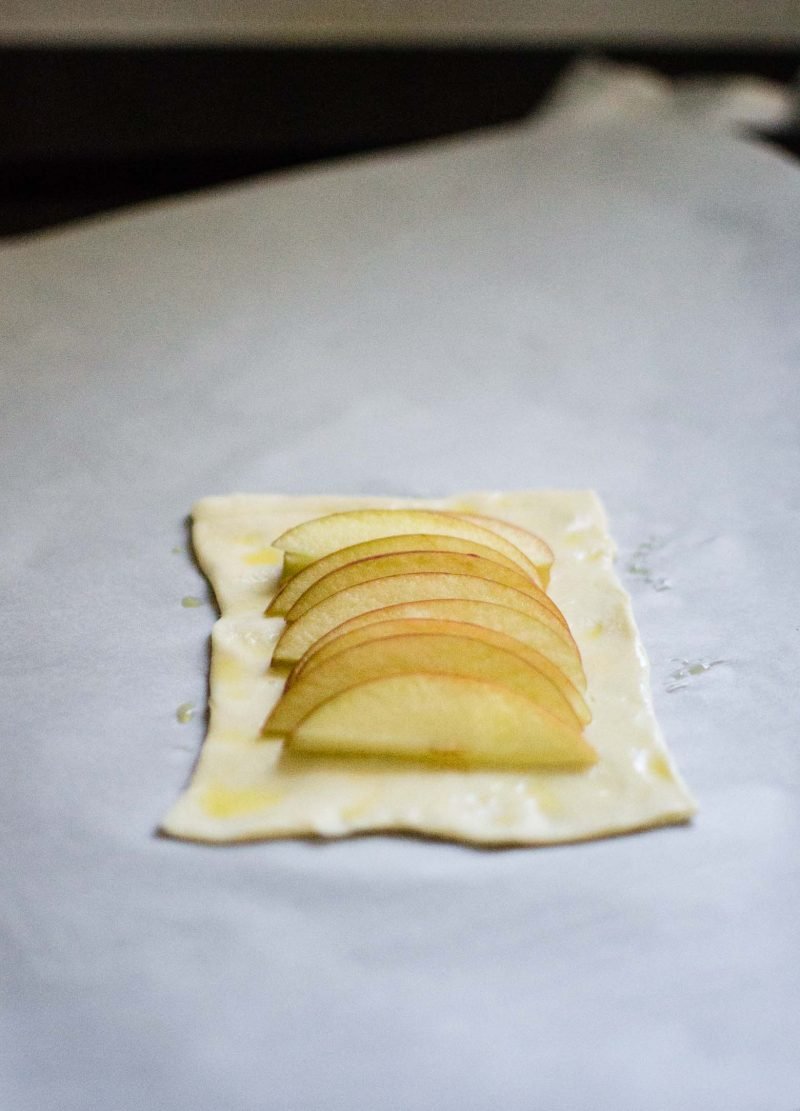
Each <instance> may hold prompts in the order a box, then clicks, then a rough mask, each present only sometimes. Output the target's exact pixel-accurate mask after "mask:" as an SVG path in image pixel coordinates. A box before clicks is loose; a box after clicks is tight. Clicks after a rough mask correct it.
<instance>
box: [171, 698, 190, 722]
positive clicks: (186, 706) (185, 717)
mask: <svg viewBox="0 0 800 1111" xmlns="http://www.w3.org/2000/svg"><path fill="white" fill-rule="evenodd" d="M175 717H176V718H177V719H178V721H179V722H180V723H181V725H186V723H187V722H189V721H191V720H192V718H193V717H194V702H181V704H180V706H179V707H178V709H177V710H176V711H175Z"/></svg>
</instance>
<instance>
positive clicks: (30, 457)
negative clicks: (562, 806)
mask: <svg viewBox="0 0 800 1111" xmlns="http://www.w3.org/2000/svg"><path fill="white" fill-rule="evenodd" d="M612 107H613V106H612ZM589 117H592V114H591V113H589V115H588V116H587V115H586V114H585V113H580V112H579V113H572V114H571V113H570V112H569V111H565V110H561V111H559V110H554V111H553V112H551V113H550V114H549V115H547V116H545V117H543V118H542V119H540V120H539V121H538V122H534V123H531V124H528V125H525V126H521V127H517V128H509V129H506V130H504V131H499V132H493V133H486V134H483V135H479V136H475V137H472V138H469V139H466V140H463V141H453V142H451V143H446V144H442V145H440V146H433V147H428V148H424V149H421V150H418V151H408V152H402V153H398V154H392V155H388V156H380V157H371V158H363V159H359V160H355V161H353V162H350V163H347V164H342V165H336V166H332V167H329V168H324V169H319V170H315V171H313V172H305V173H289V174H286V175H284V176H281V177H278V178H274V179H272V180H271V181H267V182H259V181H256V182H254V183H252V184H248V185H246V186H243V187H240V188H234V189H223V190H219V191H217V192H211V193H208V194H206V195H202V196H199V197H197V198H193V199H189V200H184V201H178V202H174V203H163V204H158V205H154V206H152V207H145V208H142V209H140V210H138V211H134V212H131V213H130V214H124V215H121V216H117V217H114V218H109V219H105V220H99V221H97V222H94V223H87V224H85V225H80V226H76V227H75V228H73V229H70V230H66V231H63V232H60V233H51V234H47V235H42V236H39V237H33V238H31V239H29V240H27V241H24V242H20V243H19V244H14V245H7V246H5V247H4V248H3V249H2V251H0V289H1V290H2V296H1V297H0V323H1V326H2V335H3V340H2V371H1V373H2V375H3V386H2V413H1V414H0V468H1V470H0V475H2V478H1V479H0V536H2V557H1V562H0V607H1V608H0V623H2V633H3V635H2V637H0V704H1V705H2V707H3V717H2V726H1V727H0V734H1V735H2V753H3V768H4V771H3V775H2V777H0V829H1V831H2V849H0V852H1V853H2V861H3V877H2V893H3V894H2V901H1V902H0V915H2V926H3V928H2V941H1V942H0V944H2V946H3V949H4V950H5V951H4V953H3V955H2V962H1V963H0V977H2V994H1V997H0V1009H1V1010H2V1026H1V1027H0V1040H1V1042H2V1051H1V1052H0V1106H3V1107H8V1108H13V1109H14V1111H84V1109H87V1111H88V1109H94V1108H98V1107H103V1108H113V1109H114V1111H151V1109H153V1108H162V1107H163V1108H165V1109H169V1111H184V1109H186V1111H189V1109H191V1111H219V1109H221V1108H225V1109H227V1111H265V1109H267V1111H334V1109H336V1111H338V1109H340V1108H341V1109H343V1111H344V1109H347V1111H362V1109H363V1111H368V1109H369V1111H389V1109H392V1111H394V1109H397V1111H427V1109H429V1108H440V1109H443V1111H483V1109H485V1108H487V1107H503V1108H504V1109H505V1111H539V1109H542V1111H585V1109H586V1108H592V1109H594V1111H640V1109H642V1108H647V1109H648V1111H684V1109H694V1108H700V1107H702V1108H704V1109H706V1111H797V1109H798V1108H800V1054H798V1053H797V1048H798V1045H799V1044H800V962H798V959H797V957H798V953H800V925H799V923H800V848H798V846H800V758H799V757H798V752H799V751H800V724H799V723H798V710H797V691H798V679H799V678H800V674H799V672H800V668H799V667H798V648H800V603H798V598H800V559H798V551H799V550H800V481H799V479H800V427H799V426H798V417H799V416H800V406H799V405H798V401H799V400H800V384H799V383H800V171H799V170H798V166H797V164H796V163H792V162H791V161H790V160H789V159H787V158H785V157H782V156H781V155H779V154H777V153H775V152H774V151H770V150H767V149H766V148H762V147H759V146H757V145H755V144H754V143H748V142H746V141H744V140H743V139H739V138H735V137H733V136H730V135H727V134H725V133H724V132H723V131H721V130H720V129H719V128H710V127H704V126H703V125H702V123H697V122H696V121H695V122H691V123H689V122H686V120H685V119H683V118H679V117H678V116H677V115H676V113H675V112H673V111H671V110H670V108H669V105H667V104H665V103H664V102H662V101H658V102H654V103H653V104H652V105H651V106H649V107H648V106H647V105H645V104H642V105H640V106H639V107H638V108H637V110H636V111H633V112H629V111H626V110H620V111H616V110H608V111H605V110H604V111H602V112H600V113H597V114H595V115H594V116H593V117H592V118H589ZM536 486H562V487H584V486H595V487H596V488H597V489H598V491H599V492H600V494H601V496H602V497H603V499H604V501H605V503H606V505H607V507H608V509H609V513H610V516H611V522H612V529H613V532H614V534H615V536H616V539H617V540H618V542H619V545H620V550H621V556H620V559H621V571H622V574H623V578H624V580H625V581H626V584H627V586H628V588H629V589H630V591H631V593H632V595H633V599H634V606H635V610H636V615H637V619H638V621H639V624H640V626H641V629H642V633H643V637H644V640H645V643H646V645H647V648H648V651H649V654H650V657H651V661H652V666H653V683H654V692H655V702H656V708H657V712H658V715H659V719H660V721H661V724H662V726H663V728H664V732H665V734H666V736H667V740H668V743H669V745H670V748H671V750H672V752H673V753H674V755H675V758H676V760H677V762H678V764H679V766H680V768H681V770H682V772H683V773H684V775H685V776H686V779H687V781H688V782H689V784H690V786H691V788H692V789H693V792H694V793H695V794H696V796H697V798H698V800H699V803H700V807H701V810H700V815H699V817H698V819H697V821H696V822H695V824H694V825H693V826H691V827H689V828H686V829H668V830H663V831H659V832H653V833H650V834H646V835H640V836H633V837H624V838H619V839H615V840H609V841H604V842H600V843H597V844H587V845H580V846H570V847H562V848H556V849H548V850H518V851H503V852H480V851H475V850H472V849H466V848H462V847H457V846H453V845H445V844H432V843H426V842H424V841H414V840H403V839H399V838H388V837H369V838H364V839H360V840H354V841H350V842H345V843H338V844H331V845H316V844H307V843H302V842H298V843H285V844H280V843H279V844H264V845H255V846H246V847H238V848H223V849H220V848H217V849H214V848H209V847H199V846H193V845H187V844H181V843H177V842H171V841H167V840H160V839H157V838H156V837H154V835H153V830H154V828H155V826H156V824H157V822H158V820H159V818H160V816H161V815H162V814H163V813H164V812H165V811H166V810H167V808H168V807H169V805H170V803H171V802H172V801H173V800H174V798H175V797H176V795H177V794H178V792H179V790H180V788H181V786H182V785H183V783H184V782H185V781H186V778H187V776H188V774H189V771H190V768H191V765H192V762H193V760H194V758H195V755H196V753H197V749H198V746H199V743H200V739H201V736H202V733H203V720H202V707H203V702H204V698H205V669H206V652H207V647H206V646H207V637H208V632H209V629H210V626H211V622H212V617H213V614H212V610H211V608H210V607H209V606H208V605H203V606H200V607H196V608H184V607H182V605H181V599H182V597H184V596H187V595H196V596H199V597H201V598H207V596H208V595H207V590H206V587H205V584H204V582H203V580H202V577H201V576H200V574H199V572H198V571H197V570H196V568H195V566H194V565H193V563H192V560H191V558H190V556H189V555H188V554H187V552H186V550H185V549H186V544H187V533H186V530H185V527H184V524H183V521H184V518H185V515H186V513H187V511H188V508H189V506H190V505H191V503H192V502H193V501H194V500H195V499H196V498H198V497H199V496H202V495H204V494H211V493H226V492H229V491H234V490H245V491H265V492H268V491H286V492H289V493H307V492H320V493H326V492H331V493H334V492H335V493H339V492H342V493H354V494H370V493H376V494H377V493H381V494H383V493H387V494H395V493H404V494H405V493H408V494H411V495H439V494H446V493H448V492H450V491H451V490H459V489H469V488H476V489H478V488H500V489H503V488H505V489H514V488H525V487H536ZM175 547H180V548H181V549H182V550H181V551H178V552H176V551H174V550H173V549H174V548H175ZM185 702H194V703H195V704H196V705H197V707H198V708H199V710H200V711H201V712H200V714H199V715H198V716H196V717H195V719H194V720H192V721H191V722H189V723H188V724H180V723H179V722H178V721H177V720H176V716H175V715H176V708H177V707H178V706H179V705H180V704H182V703H185Z"/></svg>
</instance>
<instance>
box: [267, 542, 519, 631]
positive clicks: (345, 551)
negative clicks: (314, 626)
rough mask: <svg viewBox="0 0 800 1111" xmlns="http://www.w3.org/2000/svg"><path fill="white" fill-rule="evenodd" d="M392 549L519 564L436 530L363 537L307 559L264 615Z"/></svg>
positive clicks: (283, 608)
mask: <svg viewBox="0 0 800 1111" xmlns="http://www.w3.org/2000/svg"><path fill="white" fill-rule="evenodd" d="M392 552H458V553H460V554H463V555H478V556H482V557H483V558H484V559H493V560H494V561H495V562H496V563H502V564H503V566H504V567H508V568H510V569H511V570H512V571H513V570H516V571H518V572H519V571H520V570H521V568H520V565H519V564H518V563H515V562H514V560H513V559H509V558H508V556H506V555H503V553H502V552H499V551H498V550H497V549H496V548H487V547H486V546H485V545H484V544H479V543H478V542H477V541H475V540H464V539H463V538H462V537H460V536H437V535H436V534H435V533H413V532H412V533H405V534H403V535H400V536H379V537H378V539H377V540H365V541H364V542H363V543H362V544H351V545H350V546H349V547H347V548H339V549H338V550H337V551H335V552H330V553H329V554H328V555H326V556H323V557H322V559H318V560H315V561H314V563H309V564H308V566H307V567H304V568H303V570H302V571H298V573H297V574H296V575H293V576H292V577H291V578H290V579H288V580H287V581H286V582H284V584H283V586H282V587H281V589H280V590H279V591H278V593H277V594H276V595H275V597H274V598H273V600H272V602H271V603H270V605H269V609H268V610H267V617H279V616H282V615H283V614H285V613H288V612H289V610H290V609H291V608H292V606H293V605H294V603H295V602H296V601H297V599H298V598H299V597H300V595H301V594H303V593H304V592H305V591H306V590H308V588H309V587H311V586H313V585H314V583H315V582H317V581H318V580H319V579H321V578H322V577H323V576H324V575H327V574H329V573H330V572H331V571H338V569H339V568H340V567H344V566H345V564H347V563H354V562H355V561H356V560H357V559H369V558H370V557H371V556H378V555H389V554H391V553H392Z"/></svg>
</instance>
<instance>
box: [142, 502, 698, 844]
mask: <svg viewBox="0 0 800 1111" xmlns="http://www.w3.org/2000/svg"><path fill="white" fill-rule="evenodd" d="M359 506H387V507H391V508H399V507H403V506H426V507H430V508H447V509H463V510H465V511H466V510H469V511H471V512H476V513H484V514H489V515H492V516H496V517H498V518H501V519H504V520H507V521H510V522H512V523H516V524H519V525H522V526H524V527H526V528H528V529H530V530H531V531H532V532H535V533H537V534H538V535H540V536H542V537H543V539H545V540H546V541H547V543H548V544H549V545H550V546H551V547H552V549H553V551H554V553H555V564H554V567H553V574H552V580H551V583H550V586H549V588H548V593H549V594H550V595H551V597H552V598H553V600H554V601H555V602H556V603H557V604H558V605H559V607H560V608H561V610H562V611H563V613H564V615H565V616H566V618H567V621H568V623H569V626H570V629H571V630H572V632H573V634H574V636H575V639H576V641H577V643H578V646H579V648H580V651H581V655H582V657H583V663H584V668H585V671H586V675H587V679H588V694H587V699H588V702H589V705H590V707H591V710H592V714H593V720H592V722H591V724H590V725H589V726H588V728H587V731H586V736H587V739H588V740H589V741H590V742H591V743H592V745H593V746H594V747H595V748H596V749H597V751H598V753H599V755H600V759H599V762H598V763H597V764H596V765H595V766H594V767H592V768H590V769H589V770H587V771H584V772H579V773H575V772H554V773H548V772H544V771H537V772H530V771H526V772H524V773H521V772H517V771H507V770H504V771H487V770H485V769H482V770H476V771H462V770H451V769H449V768H435V767H422V766H419V765H414V764H408V765H404V764H403V763H402V762H398V761H391V762H382V761H380V760H369V759H354V760H346V759H342V758H336V759H330V760H324V759H313V760H310V759H309V758H307V757H300V756H293V755H291V754H290V753H288V752H285V753H284V752H282V744H281V742H280V741H268V740H263V739H261V737H260V735H259V734H260V728H261V725H262V723H263V721H264V719H265V718H266V716H267V713H268V712H269V710H270V709H271V707H272V705H273V704H274V703H275V701H276V700H277V698H278V697H279V695H280V692H281V689H282V684H283V677H282V676H281V675H278V674H277V673H275V672H272V671H270V666H269V665H270V659H271V655H272V650H273V647H274V644H275V641H276V640H277V637H278V635H279V634H280V632H281V629H282V628H283V621H282V619H281V618H265V617H264V616H263V613H264V610H265V608H266V606H267V605H268V603H269V601H270V599H271V598H272V596H273V595H274V593H275V591H276V589H277V584H278V580H279V577H280V572H281V565H282V553H281V552H279V551H278V550H277V549H275V548H272V547H271V541H272V540H274V539H275V538H277V537H278V536H279V535H280V534H281V533H282V532H284V531H285V530H286V529H288V528H290V527H291V526H293V525H295V524H298V523H300V522H301V521H303V520H307V519H309V518H312V517H318V516H322V515H323V514H326V513H333V512H336V511H337V510H343V509H351V508H354V507H359ZM193 518H194V528H193V540H194V547H195V551H196V553H197V558H198V560H199V562H200V565H201V566H202V568H203V570H204V571H205V573H206V575H207V576H208V578H209V580H210V582H211V585H212V587H213V589H214V592H215V594H216V597H217V600H218V602H219V607H220V613H221V616H220V618H219V620H218V621H217V622H216V624H215V625H214V628H213V631H212V635H211V644H212V656H211V676H210V719H209V728H208V734H207V736H206V740H205V743H204V745H203V748H202V751H201V754H200V758H199V760H198V762H197V765H196V767H195V769H194V773H193V775H192V778H191V782H190V783H189V785H188V787H187V788H186V790H185V791H184V792H183V794H182V795H181V797H180V798H179V799H178V801H177V803H176V804H175V805H174V806H173V808H172V809H171V810H170V812H169V813H168V814H167V816H166V818H165V819H164V821H163V824H162V830H163V832H165V833H167V834H170V835H172V836H174V837H181V838H186V839H190V840H197V841H213V842H228V841H244V840H257V839H262V838H263V839H266V838H277V837H295V836H317V837H341V836H344V835H347V834H354V833H360V832H364V831H368V830H373V831H375V830H405V831H410V832H414V833H418V834H423V835H428V836H431V837H438V838H448V839H451V840H456V841H464V842H470V843H473V844H495V845H496V844H537V843H552V842H562V841H576V840H582V839H587V838H595V837H602V836H605V835H608V834H616V833H622V832H626V831H632V830H638V829H643V828H646V827H649V826H657V825H663V824H667V823H671V822H683V821H686V820H687V819H688V818H689V817H691V815H692V813H693V812H694V803H693V801H692V799H691V796H690V795H689V793H688V792H687V790H686V787H685V786H684V785H683V783H682V781H681V779H680V777H679V775H678V773H677V771H676V770H675V767H674V765H673V764H672V762H671V760H670V757H669V754H668V752H667V749H666V747H665V745H664V743H663V741H662V739H661V736H660V733H659V730H658V726H657V724H656V721H655V718H654V715H653V710H652V705H651V701H650V691H649V668H648V665H647V661H646V658H645V655H644V651H643V648H642V645H641V643H640V640H639V637H638V634H637V630H636V627H635V625H634V621H633V616H632V613H631V607H630V601H629V599H628V596H627V595H626V593H625V591H624V590H623V588H622V586H621V585H620V583H619V582H618V580H617V578H616V576H615V574H614V571H613V568H612V559H613V555H614V546H613V543H612V541H611V538H610V537H609V535H608V530H607V526H606V520H605V514H604V512H603V508H602V506H601V504H600V502H599V500H598V498H597V497H596V495H595V494H593V493H591V492H589V491H534V492H526V493H514V494H486V493H484V494H480V493H479V494H466V495H460V496H457V497H454V498H451V499H448V500H442V501H424V502H423V501H420V500H413V499H405V500H404V499H396V498H393V499H376V498H369V499H366V498H335V497H283V496H276V495H243V494H238V495H233V496H230V497H212V498H205V499H203V500H202V501H200V502H198V504H197V505H196V506H195V507H194V510H193Z"/></svg>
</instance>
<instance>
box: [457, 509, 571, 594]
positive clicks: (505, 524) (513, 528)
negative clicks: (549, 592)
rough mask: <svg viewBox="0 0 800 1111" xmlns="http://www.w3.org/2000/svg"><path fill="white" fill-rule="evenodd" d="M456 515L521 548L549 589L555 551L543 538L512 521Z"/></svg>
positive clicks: (464, 514) (472, 514) (482, 515)
mask: <svg viewBox="0 0 800 1111" xmlns="http://www.w3.org/2000/svg"><path fill="white" fill-rule="evenodd" d="M455 515H456V516H457V517H463V518H464V520H465V521H472V523H473V524H476V525H480V526H481V528H487V529H490V530H491V531H492V532H496V533H497V534H498V536H504V537H505V538H506V540H508V541H510V542H511V543H512V544H513V545H514V547H515V548H519V550H520V551H521V552H522V553H523V555H526V556H527V557H528V559H529V560H530V561H531V563H532V564H533V566H534V567H535V568H536V570H537V571H538V572H539V578H540V579H541V583H542V586H543V587H545V588H546V587H547V584H548V583H549V582H550V568H551V567H552V566H553V559H554V556H553V549H552V548H551V547H550V545H549V544H546V543H545V542H544V540H542V538H541V536H536V535H535V533H532V532H529V531H528V530H527V529H525V528H522V527H521V526H520V525H512V524H511V522H510V521H501V520H499V519H498V518H497V517H487V516H486V515H485V514H482V513H459V512H458V511H457V510H456V511H455Z"/></svg>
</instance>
